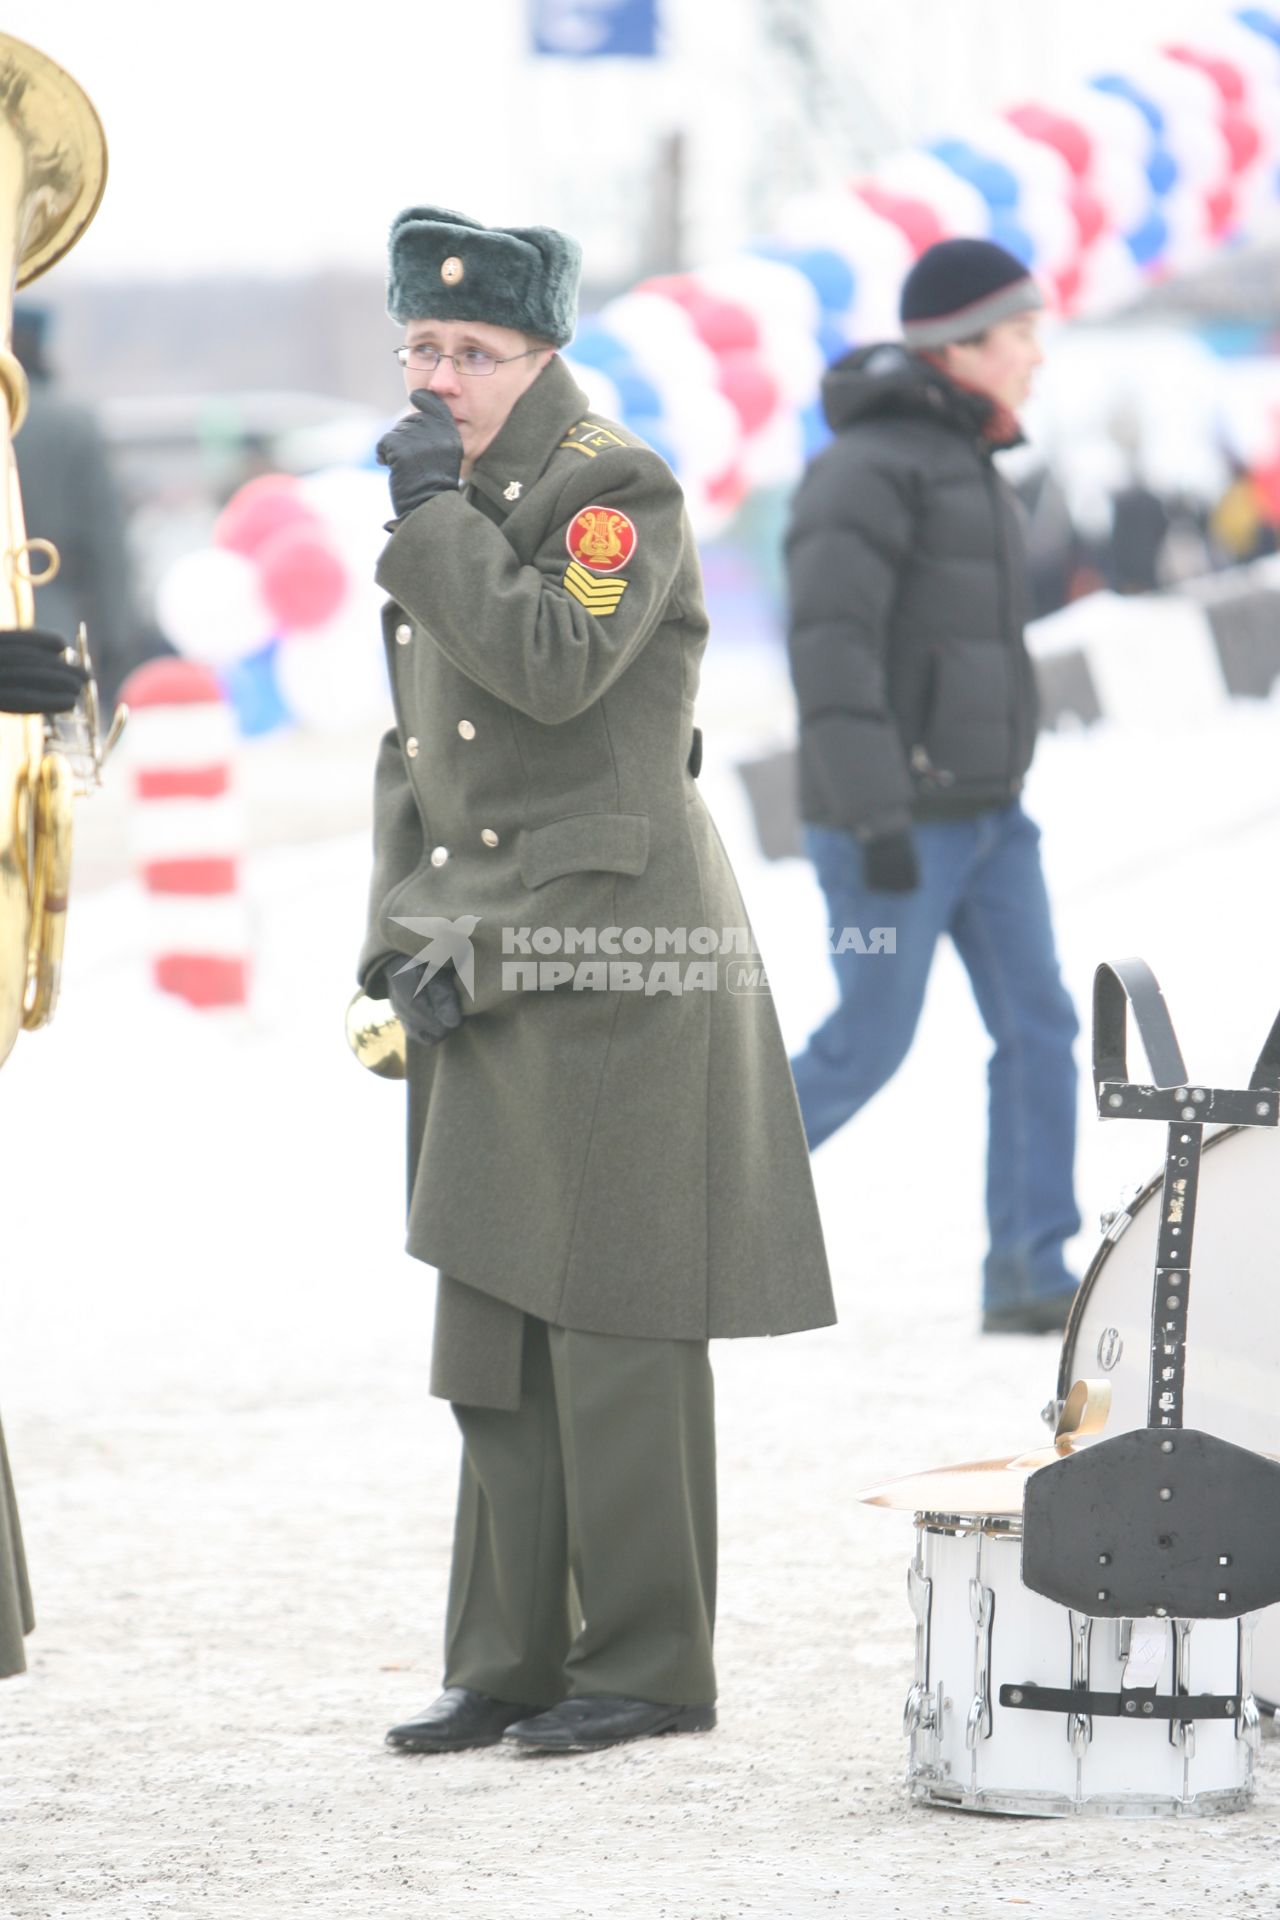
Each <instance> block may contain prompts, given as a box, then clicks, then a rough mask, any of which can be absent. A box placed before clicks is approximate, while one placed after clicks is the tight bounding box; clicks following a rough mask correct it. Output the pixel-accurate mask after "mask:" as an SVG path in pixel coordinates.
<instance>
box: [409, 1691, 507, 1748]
mask: <svg viewBox="0 0 1280 1920" xmlns="http://www.w3.org/2000/svg"><path fill="white" fill-rule="evenodd" d="M533 1711H534V1709H533V1708H532V1707H518V1706H516V1705H514V1703H513V1702H512V1701H510V1700H495V1699H493V1698H492V1696H491V1695H490V1694H487V1693H477V1692H476V1691H475V1689H474V1688H473V1687H446V1688H445V1690H444V1692H443V1693H442V1694H441V1695H440V1698H439V1699H438V1700H433V1701H432V1702H431V1705H430V1706H429V1707H427V1708H425V1709H424V1711H423V1712H422V1713H420V1714H419V1715H418V1717H417V1719H416V1720H405V1721H404V1722H403V1723H402V1724H401V1725H400V1726H398V1727H392V1729H391V1731H390V1733H389V1734H388V1735H387V1745H388V1746H389V1747H398V1748H399V1750H400V1751H401V1752H402V1753H461V1752H462V1750H463V1749H464V1748H466V1747H496V1746H497V1744H498V1742H499V1740H501V1738H502V1735H503V1731H504V1729H505V1728H507V1727H509V1726H510V1725H511V1722H512V1721H513V1720H524V1719H527V1717H528V1715H529V1714H531V1713H532V1712H533Z"/></svg>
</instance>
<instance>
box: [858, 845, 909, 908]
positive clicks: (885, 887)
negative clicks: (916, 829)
mask: <svg viewBox="0 0 1280 1920" xmlns="http://www.w3.org/2000/svg"><path fill="white" fill-rule="evenodd" d="M862 878H863V881H864V883H865V884H866V885H867V886H868V887H871V888H873V889H874V890H875V892H877V893H914V892H915V890H916V888H917V887H918V886H919V885H920V863H919V861H918V860H917V859H916V849H915V842H914V841H913V840H912V838H911V835H910V834H909V833H906V832H902V833H881V834H878V835H877V836H876V838H875V839H874V840H864V842H863V844H862Z"/></svg>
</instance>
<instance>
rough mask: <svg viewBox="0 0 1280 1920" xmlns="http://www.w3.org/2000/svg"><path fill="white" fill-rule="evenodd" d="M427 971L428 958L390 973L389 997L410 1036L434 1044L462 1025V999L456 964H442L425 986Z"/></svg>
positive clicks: (420, 1042)
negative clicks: (459, 994)
mask: <svg viewBox="0 0 1280 1920" xmlns="http://www.w3.org/2000/svg"><path fill="white" fill-rule="evenodd" d="M426 971H427V963H426V961H425V960H424V961H423V962H422V963H421V965H418V964H416V963H415V962H414V961H412V960H411V961H410V962H409V963H408V965H407V966H404V967H399V968H397V969H396V971H395V972H393V973H390V974H388V976H387V998H388V1000H390V1002H391V1004H392V1006H393V1007H394V1008H395V1011H396V1015H397V1018H398V1019H399V1021H400V1024H401V1026H402V1027H403V1028H404V1030H405V1032H406V1033H407V1034H408V1036H409V1038H410V1039H411V1040H416V1041H417V1042H418V1044H419V1046H423V1047H434V1046H435V1045H437V1044H438V1042H439V1041H441V1040H445V1039H447V1038H448V1036H449V1035H450V1034H451V1033H452V1032H453V1031H454V1029H455V1028H456V1027H460V1026H461V1025H462V1002H461V1000H460V999H459V998H458V987H457V979H456V976H455V974H454V971H453V968H452V967H441V969H440V971H439V972H438V973H433V974H432V976H431V978H430V979H429V980H428V981H427V982H426V985H425V986H424V985H423V984H422V980H423V975H424V974H425V973H426Z"/></svg>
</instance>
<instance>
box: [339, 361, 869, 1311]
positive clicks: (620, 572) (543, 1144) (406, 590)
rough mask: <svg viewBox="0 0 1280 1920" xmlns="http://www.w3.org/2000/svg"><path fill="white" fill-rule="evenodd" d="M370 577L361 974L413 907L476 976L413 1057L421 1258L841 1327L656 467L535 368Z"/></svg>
mask: <svg viewBox="0 0 1280 1920" xmlns="http://www.w3.org/2000/svg"><path fill="white" fill-rule="evenodd" d="M378 580H379V582H380V584H381V585H382V586H383V587H384V588H385V589H386V591H387V592H388V593H389V594H390V595H391V602H390V604H389V605H388V606H387V607H386V609H385V612H384V640H385V644H386V649H387V660H388V665H389V669H390V677H391V685H392V692H393V699H394V705H395V714H396V723H397V724H396V726H395V727H394V729H393V730H392V731H391V732H390V733H388V734H387V736H386V738H385V739H384V741H383V743H382V746H381V749H380V753H379V758H378V766H377V774H376V783H375V824H374V852H375V865H374V873H373V879H372V885H371V891H370V909H369V924H368V929H367V934H366V939H365V944H364V949H363V952H362V955H361V961H360V977H361V981H362V984H364V985H366V986H367V987H370V988H372V989H374V990H377V989H378V987H379V985H380V982H381V981H383V980H385V972H386V966H387V961H388V956H389V955H401V954H403V955H405V956H412V955H417V954H420V953H421V952H422V951H423V949H424V947H426V946H427V945H428V940H429V938H430V937H432V936H433V935H434V933H435V932H436V931H437V930H438V929H436V928H434V927H430V926H429V927H428V928H426V929H424V928H423V927H421V926H418V927H416V928H415V927H411V926H406V925H405V924H403V923H404V921H405V920H406V919H408V920H417V921H422V920H424V919H425V920H427V921H428V922H440V923H447V924H446V928H445V931H446V934H447V938H448V940H449V941H457V940H459V939H460V940H461V941H462V943H463V944H462V946H461V947H459V948H458V949H457V951H458V953H459V955H464V954H465V953H466V951H467V943H468V942H469V950H470V958H471V963H472V966H473V969H474V976H473V980H472V982H471V988H472V990H471V991H470V992H469V993H468V992H466V991H464V992H463V995H462V1000H463V1010H464V1018H463V1022H462V1025H461V1027H460V1028H459V1029H458V1030H457V1031H456V1032H455V1033H453V1034H451V1035H450V1036H449V1037H448V1038H447V1039H446V1040H445V1041H444V1042H443V1043H442V1044H441V1045H440V1046H438V1047H435V1048H418V1047H416V1046H411V1048H410V1107H411V1113H412V1116H413V1119H412V1125H411V1154H410V1200H409V1227H408V1249H409V1251H410V1253H412V1254H413V1255H415V1256H416V1257H417V1258H418V1259H421V1260H424V1261H427V1262H429V1263H430V1264H432V1265H433V1266H436V1267H438V1268H439V1269H440V1270H441V1272H442V1273H443V1274H447V1275H449V1276H451V1277H452V1278H453V1279H455V1280H458V1281H461V1282H463V1283H465V1286H466V1287H467V1288H468V1289H475V1290H478V1292H479V1293H480V1294H481V1295H484V1296H487V1298H488V1299H489V1301H491V1302H493V1301H497V1302H506V1303H508V1304H509V1306H511V1307H516V1308H520V1309H522V1310H523V1311H525V1312H528V1313H532V1314H535V1315H537V1316H538V1317H539V1318H541V1319H544V1320H547V1321H550V1322H552V1323H553V1324H554V1325H557V1326H564V1327H569V1328H573V1329H576V1330H578V1331H582V1332H588V1333H605V1334H621V1335H634V1336H640V1337H647V1338H660V1339H691V1340H702V1339H706V1338H708V1337H715V1336H721V1335H740V1334H780V1333H787V1332H791V1331H794V1330H796V1329H799V1328H804V1327H815V1326H822V1325H826V1324H829V1323H830V1322H831V1321H832V1320H833V1319H834V1317H835V1315H834V1309H833V1304H832V1297H831V1289H830V1283H829V1278H828V1273H827V1262H826V1256H825V1250H824V1246H823V1239H822V1230H821V1226H820V1224H819V1219H818V1212H817V1207H816V1204H815V1200H814V1193H813V1185H812V1181H811V1177H810V1171H809V1156H808V1151H807V1147H806V1143H805V1137H804V1132H803V1128H802V1124H801V1121H800V1115H799V1110H798V1107H797V1104H796V1098H795V1092H794V1088H793V1085H792V1081H791V1074H790V1070H789V1067H788V1063H787V1056H786V1052H785V1050H784V1047H783V1044H782V1038H781V1035H780V1032H779V1029H778V1024H777V1019H776V1016H775V1013H774V1009H773V1004H772V1002H771V1000H770V998H769V995H768V992H767V990H761V983H760V981H759V979H758V978H757V977H755V976H753V973H752V967H753V965H757V966H758V964H759V962H758V956H757V958H756V961H755V962H754V963H753V962H751V961H750V960H749V959H748V958H745V957H744V956H743V954H742V952H741V949H742V948H743V947H745V946H746V945H747V944H748V941H749V932H748V923H747V918H746V913H745V910H744V908H743V904H742V900H741V898H740V896H739V893H738V889H737V885H736V883H735V881H734V877H733V873H732V870H731V868H730V865H729V861H728V859H727V857H726V855H725V852H724V849H723V847H722V846H721V843H720V840H719V838H718V836H717V834H716V830H715V827H714V825H713V824H712V821H711V818H710V816H709V815H708V813H707V811H706V808H705V807H704V805H703V803H702V799H701V796H700V795H699V792H698V788H697V785H696V782H695V779H694V775H693V772H692V771H691V766H690V760H691V750H692V747H693V741H694V724H693V708H694V696H695V693H696V691H697V684H698V665H699V659H700V656H701V654H702V650H703V647H704V645H705V642H706V634H707V621H706V616H705V613H704V609H703V600H702V586H701V576H700V570H699V564H698V556H697V551H696V547H695V544H694V540H693V536H692V533H691V531H690V528H689V524H688V520H687V518H686V515H685V512H684V503H683V499H682V496H681V493H680V489H679V487H678V485H677V484H676V481H675V479H674V478H673V476H672V474H671V471H670V469H669V468H668V467H667V465H666V464H665V462H664V461H663V460H662V459H660V457H659V456H658V455H657V454H656V453H654V452H653V451H652V450H651V449H650V448H648V447H646V446H645V445H644V444H643V442H641V441H639V440H638V439H637V438H636V437H635V436H634V435H633V434H630V433H628V432H627V431H625V430H624V429H623V428H620V427H617V426H613V425H611V424H610V423H608V422H605V421H601V420H599V419H598V418H596V417H595V416H590V415H588V413H587V407H586V398H585V395H583V393H582V392H581V391H580V389H579V388H578V387H577V385H576V384H575V383H574V381H573V380H572V378H571V376H570V374H569V371H568V369H567V368H566V367H565V365H564V363H563V362H562V361H561V360H560V359H558V358H553V359H552V360H551V362H550V363H549V364H548V366H547V367H546V368H545V369H544V370H543V372H542V373H541V374H540V375H539V376H538V378H537V380H536V381H535V383H534V384H533V385H532V386H531V387H530V388H529V389H528V391H527V392H526V393H525V394H523V395H522V396H521V398H520V400H519V401H518V402H517V404H516V406H515V408H514V409H513V411H512V413H511V415H510V416H509V418H508V420H507V421H506V423H505V425H504V426H503V428H502V430H501V432H500V433H499V435H498V436H497V438H496V439H495V441H494V442H493V444H492V445H491V446H490V448H489V449H488V450H487V452H485V453H484V454H483V455H482V456H481V458H480V459H479V460H478V461H477V462H476V464H475V466H474V468H473V470H472V472H471V474H470V478H469V481H468V484H467V487H466V490H465V492H462V491H459V492H456V493H447V494H443V495H438V496H436V497H435V498H433V499H431V500H429V501H427V502H426V503H425V504H424V505H423V506H421V507H419V508H417V509H416V510H415V511H414V512H412V513H410V514H408V515H407V516H406V517H405V518H404V519H403V520H401V521H400V522H399V523H398V525H397V526H396V528H395V531H394V532H393V534H392V537H391V540H390V542H389V544H388V545H387V547H386V548H385V550H384V552H383V555H382V558H381V561H380V563H379V566H378ZM659 930H662V936H661V942H660V944H661V953H659V952H658V951H656V948H657V947H658V945H659ZM707 930H710V932H708V931H707ZM711 934H714V936H715V942H716V949H717V950H716V952H715V953H714V954H710V953H708V951H707V948H708V945H709V944H710V940H711ZM682 945H683V947H684V951H683V953H682V952H681V951H680V948H681V946H682ZM567 949H571V950H572V951H571V952H567V951H566V950H567ZM722 949H723V950H722ZM439 950H440V949H438V948H433V951H439ZM397 963H398V962H397ZM628 963H629V964H630V965H631V967H632V969H633V971H632V972H631V973H630V974H627V973H618V972H616V971H613V972H611V970H610V969H611V965H612V967H613V968H615V969H616V968H619V967H626V966H627V965H628ZM570 975H571V976H572V977H571V978H569V977H566V976H570ZM677 979H678V985H679V988H680V990H679V991H675V990H673V989H674V988H675V986H676V985H677ZM640 981H642V982H643V984H642V985H638V984H636V983H637V982H640ZM627 982H629V983H630V984H625V983H627ZM646 989H647V990H646ZM442 1297H443V1296H442Z"/></svg>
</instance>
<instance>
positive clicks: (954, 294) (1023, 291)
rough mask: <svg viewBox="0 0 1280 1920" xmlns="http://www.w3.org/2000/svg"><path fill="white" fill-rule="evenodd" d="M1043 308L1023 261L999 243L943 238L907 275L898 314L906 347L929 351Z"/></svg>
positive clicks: (1035, 286) (1039, 295)
mask: <svg viewBox="0 0 1280 1920" xmlns="http://www.w3.org/2000/svg"><path fill="white" fill-rule="evenodd" d="M1043 305H1044V300H1043V297H1042V296H1041V293H1040V289H1039V287H1038V286H1037V285H1036V283H1035V281H1034V280H1033V279H1032V278H1031V275H1030V274H1029V273H1028V272H1027V269H1026V268H1025V267H1024V266H1023V264H1022V262H1021V260H1019V259H1017V258H1016V256H1015V255H1014V254H1012V253H1008V252H1006V250H1005V248H1004V247H998V246H997V245H996V244H995V242H994V240H939V241H938V242H937V243H936V245H934V246H932V247H926V249H925V251H924V252H923V253H922V254H921V255H920V258H919V259H918V260H917V261H916V263H915V265H914V267H912V269H911V271H910V273H909V274H908V275H907V277H906V279H905V281H904V282H903V286H902V298H901V301H900V302H899V308H898V311H899V313H900V315H901V318H902V337H903V339H904V341H905V342H906V344H907V345H908V346H909V347H915V348H919V349H926V350H927V349H928V348H930V347H945V346H950V345H952V344H953V343H954V342H955V341H957V340H972V339H973V338H974V336H975V335H976V334H980V333H985V332H986V330H987V328H988V327H994V326H995V325H996V323H997V321H999V320H1008V319H1009V318H1010V316H1011V315H1012V314H1015V313H1027V312H1031V311H1033V310H1034V309H1035V308H1036V307H1042V306H1043Z"/></svg>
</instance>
